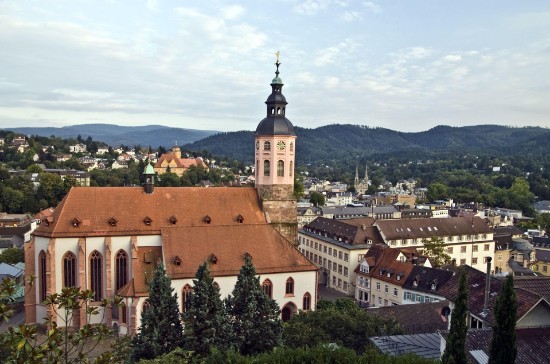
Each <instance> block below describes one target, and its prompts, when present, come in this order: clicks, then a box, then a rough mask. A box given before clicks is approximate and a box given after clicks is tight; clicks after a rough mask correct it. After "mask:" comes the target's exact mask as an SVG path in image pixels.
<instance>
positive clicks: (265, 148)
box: [264, 141, 271, 150]
mask: <svg viewBox="0 0 550 364" xmlns="http://www.w3.org/2000/svg"><path fill="white" fill-rule="evenodd" d="M264 150H271V142H268V141H265V142H264Z"/></svg>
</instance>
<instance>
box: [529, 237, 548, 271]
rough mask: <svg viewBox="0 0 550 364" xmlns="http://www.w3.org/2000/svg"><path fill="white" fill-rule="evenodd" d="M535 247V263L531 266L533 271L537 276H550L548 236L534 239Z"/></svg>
mask: <svg viewBox="0 0 550 364" xmlns="http://www.w3.org/2000/svg"><path fill="white" fill-rule="evenodd" d="M533 247H534V249H535V262H533V264H532V265H531V269H533V271H534V272H535V273H536V274H537V275H543V276H550V238H548V237H547V236H544V237H535V238H533Z"/></svg>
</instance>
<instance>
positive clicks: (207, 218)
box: [202, 215, 212, 224]
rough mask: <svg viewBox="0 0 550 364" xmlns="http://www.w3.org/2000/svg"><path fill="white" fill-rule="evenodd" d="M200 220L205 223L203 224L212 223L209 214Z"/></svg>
mask: <svg viewBox="0 0 550 364" xmlns="http://www.w3.org/2000/svg"><path fill="white" fill-rule="evenodd" d="M202 221H203V222H204V223H205V224H211V223H212V219H211V218H210V216H208V215H206V216H205V217H204V218H203V219H202Z"/></svg>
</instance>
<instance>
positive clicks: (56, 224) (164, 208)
mask: <svg viewBox="0 0 550 364" xmlns="http://www.w3.org/2000/svg"><path fill="white" fill-rule="evenodd" d="M239 215H241V216H243V218H244V219H243V223H239V222H238V221H237V219H236V218H237V216H239ZM172 216H175V217H176V218H177V223H176V226H189V227H192V226H203V225H204V224H205V223H204V220H203V219H204V217H205V216H210V218H211V225H215V226H222V225H223V226H227V225H248V224H251V225H255V224H266V219H265V215H264V213H263V212H262V210H261V208H260V204H259V200H258V196H257V193H256V189H254V188H250V187H243V188H227V187H212V188H200V187H156V188H155V190H154V192H153V193H151V194H147V193H145V191H144V190H143V188H142V187H73V188H72V189H71V190H70V191H69V193H68V194H67V195H66V196H65V198H64V199H63V200H62V201H61V203H60V204H59V205H58V207H57V208H56V209H55V211H54V213H53V215H52V216H50V217H49V218H48V220H49V221H50V222H49V223H42V224H40V226H39V227H38V228H37V229H36V230H35V231H34V235H37V236H46V237H72V236H84V237H85V236H117V235H118V236H121V235H148V234H160V230H161V229H162V228H164V227H168V226H172V223H171V220H170V218H171V217H172ZM113 217H115V218H116V220H117V223H116V224H115V225H114V226H113V225H111V224H110V223H109V220H111V219H112V218H113ZM146 217H149V218H150V220H151V221H150V223H149V224H147V223H145V218H146ZM76 218H78V220H80V221H81V223H79V224H76V225H77V226H75V224H74V221H76V220H75V219H76Z"/></svg>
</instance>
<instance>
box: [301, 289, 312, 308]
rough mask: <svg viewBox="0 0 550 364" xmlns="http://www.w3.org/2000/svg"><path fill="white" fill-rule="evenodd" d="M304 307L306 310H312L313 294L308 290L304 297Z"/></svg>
mask: <svg viewBox="0 0 550 364" xmlns="http://www.w3.org/2000/svg"><path fill="white" fill-rule="evenodd" d="M302 309H303V310H304V311H308V310H311V295H310V294H309V292H306V294H304V299H303V300H302Z"/></svg>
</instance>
